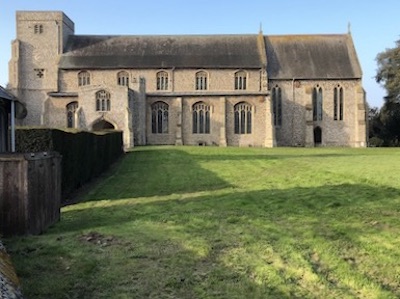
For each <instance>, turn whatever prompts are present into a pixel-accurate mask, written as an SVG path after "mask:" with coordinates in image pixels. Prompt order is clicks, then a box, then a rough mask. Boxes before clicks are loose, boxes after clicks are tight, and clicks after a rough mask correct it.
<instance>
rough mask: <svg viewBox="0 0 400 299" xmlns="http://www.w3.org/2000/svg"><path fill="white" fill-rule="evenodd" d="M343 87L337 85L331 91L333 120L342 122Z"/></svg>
mask: <svg viewBox="0 0 400 299" xmlns="http://www.w3.org/2000/svg"><path fill="white" fill-rule="evenodd" d="M343 97H344V96H343V87H341V86H340V85H338V86H337V87H335V88H334V89H333V119H334V120H343Z"/></svg>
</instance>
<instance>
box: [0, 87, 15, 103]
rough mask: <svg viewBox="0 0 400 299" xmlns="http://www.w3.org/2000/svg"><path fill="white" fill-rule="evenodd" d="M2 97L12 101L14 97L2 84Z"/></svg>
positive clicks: (0, 94)
mask: <svg viewBox="0 0 400 299" xmlns="http://www.w3.org/2000/svg"><path fill="white" fill-rule="evenodd" d="M0 98H1V99H5V100H10V101H11V100H12V99H13V97H12V95H10V94H9V93H8V92H7V91H6V90H5V89H4V88H3V87H2V86H0Z"/></svg>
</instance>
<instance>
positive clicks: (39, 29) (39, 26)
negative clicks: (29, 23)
mask: <svg viewBox="0 0 400 299" xmlns="http://www.w3.org/2000/svg"><path fill="white" fill-rule="evenodd" d="M33 33H35V34H42V33H43V24H35V25H34V26H33Z"/></svg>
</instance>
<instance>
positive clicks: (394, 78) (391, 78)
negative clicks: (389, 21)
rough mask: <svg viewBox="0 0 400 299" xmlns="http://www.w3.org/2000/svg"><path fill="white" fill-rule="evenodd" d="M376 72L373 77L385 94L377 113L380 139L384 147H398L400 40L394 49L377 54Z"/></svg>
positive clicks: (399, 137)
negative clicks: (380, 125)
mask: <svg viewBox="0 0 400 299" xmlns="http://www.w3.org/2000/svg"><path fill="white" fill-rule="evenodd" d="M376 60H377V63H378V70H377V75H376V77H375V79H376V81H377V82H378V83H380V84H381V85H382V86H383V87H384V88H385V89H386V92H387V95H386V97H385V102H384V104H383V106H382V109H381V110H380V112H379V120H380V122H381V124H382V129H381V132H380V135H381V136H380V138H382V139H383V140H384V144H385V145H389V146H400V40H398V41H397V42H396V47H394V48H391V49H386V50H385V51H384V52H381V53H379V54H378V56H377V58H376Z"/></svg>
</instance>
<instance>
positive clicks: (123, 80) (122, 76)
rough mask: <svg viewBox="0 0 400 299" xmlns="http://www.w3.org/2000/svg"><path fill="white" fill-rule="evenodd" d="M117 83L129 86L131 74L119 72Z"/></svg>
mask: <svg viewBox="0 0 400 299" xmlns="http://www.w3.org/2000/svg"><path fill="white" fill-rule="evenodd" d="M117 83H118V85H122V86H129V74H128V73H127V72H119V73H118V75H117Z"/></svg>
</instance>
